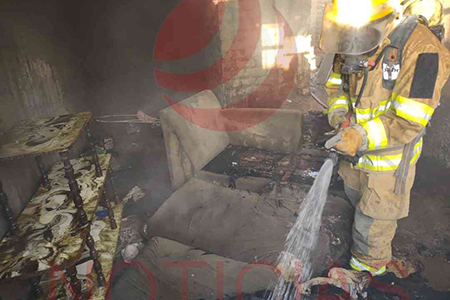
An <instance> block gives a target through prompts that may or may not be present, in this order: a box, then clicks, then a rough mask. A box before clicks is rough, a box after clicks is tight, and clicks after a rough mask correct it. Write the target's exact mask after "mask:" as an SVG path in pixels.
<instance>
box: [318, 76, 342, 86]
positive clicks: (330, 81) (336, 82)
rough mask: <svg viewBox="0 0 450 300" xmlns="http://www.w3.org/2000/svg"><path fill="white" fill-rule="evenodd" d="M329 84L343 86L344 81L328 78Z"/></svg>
mask: <svg viewBox="0 0 450 300" xmlns="http://www.w3.org/2000/svg"><path fill="white" fill-rule="evenodd" d="M322 82H323V81H322ZM328 83H330V84H332V85H341V83H342V79H340V78H332V77H330V78H328Z"/></svg>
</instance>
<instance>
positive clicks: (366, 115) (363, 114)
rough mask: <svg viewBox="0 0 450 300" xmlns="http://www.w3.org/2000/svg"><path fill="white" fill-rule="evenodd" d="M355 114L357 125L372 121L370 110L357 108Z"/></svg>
mask: <svg viewBox="0 0 450 300" xmlns="http://www.w3.org/2000/svg"><path fill="white" fill-rule="evenodd" d="M354 110H355V113H356V120H357V123H362V122H366V121H368V120H370V119H372V113H371V111H370V108H365V109H362V108H355V109H354Z"/></svg>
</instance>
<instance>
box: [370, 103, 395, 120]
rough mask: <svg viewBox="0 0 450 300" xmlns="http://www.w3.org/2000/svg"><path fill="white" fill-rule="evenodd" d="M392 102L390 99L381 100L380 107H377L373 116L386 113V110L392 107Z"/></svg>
mask: <svg viewBox="0 0 450 300" xmlns="http://www.w3.org/2000/svg"><path fill="white" fill-rule="evenodd" d="M391 105H392V102H391V100H390V99H388V100H383V101H380V104H379V106H378V107H375V108H374V109H373V111H372V117H373V118H376V117H379V116H381V115H382V114H384V113H385V112H386V111H388V109H389V108H391Z"/></svg>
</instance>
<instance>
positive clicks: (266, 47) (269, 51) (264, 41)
mask: <svg viewBox="0 0 450 300" xmlns="http://www.w3.org/2000/svg"><path fill="white" fill-rule="evenodd" d="M261 45H262V66H263V68H264V69H271V68H274V67H275V66H276V65H277V56H278V48H279V46H280V29H279V27H278V24H263V25H262V27H261Z"/></svg>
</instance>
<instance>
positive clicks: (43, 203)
mask: <svg viewBox="0 0 450 300" xmlns="http://www.w3.org/2000/svg"><path fill="white" fill-rule="evenodd" d="M89 117H90V113H89ZM83 122H84V121H83ZM77 124H78V123H77ZM55 151H59V150H55ZM29 153H31V152H29ZM98 158H99V162H100V166H101V169H102V176H99V177H97V176H96V169H95V166H94V164H93V162H92V161H93V158H92V157H84V158H80V159H73V160H71V161H70V162H71V164H72V165H73V168H74V171H75V178H76V179H77V183H78V186H79V188H80V195H81V197H82V199H83V208H84V210H85V212H86V215H87V218H88V220H92V219H93V217H94V213H95V211H96V210H97V206H98V204H99V202H100V198H101V196H102V193H103V188H104V183H105V180H106V176H107V172H108V168H109V165H110V160H111V155H110V154H102V155H99V156H98ZM48 181H49V183H50V187H51V189H50V190H47V189H46V188H43V187H40V188H39V189H38V191H37V192H36V194H35V196H34V197H33V198H32V199H31V200H30V202H29V203H28V205H27V207H26V208H25V210H24V211H23V212H22V213H21V214H20V216H19V218H18V219H17V224H18V227H19V230H20V233H19V235H17V236H10V237H6V238H4V239H3V240H2V241H1V243H0V278H2V279H9V278H32V277H35V276H38V275H39V274H42V273H44V272H45V271H48V270H50V268H51V267H52V266H57V267H58V268H59V269H61V270H64V269H66V268H68V267H70V266H73V265H74V264H75V263H76V262H77V261H78V259H79V257H80V255H81V254H82V252H83V250H84V247H85V241H86V236H87V235H88V234H89V230H90V223H88V224H86V225H84V226H80V225H79V222H78V219H77V215H76V212H77V209H76V208H75V205H74V202H73V199H72V197H71V192H70V188H69V184H68V180H67V179H66V178H65V172H64V166H63V163H62V162H60V163H56V164H55V165H54V166H53V167H52V168H51V170H50V171H49V173H48Z"/></svg>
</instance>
